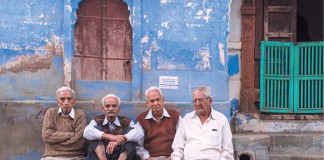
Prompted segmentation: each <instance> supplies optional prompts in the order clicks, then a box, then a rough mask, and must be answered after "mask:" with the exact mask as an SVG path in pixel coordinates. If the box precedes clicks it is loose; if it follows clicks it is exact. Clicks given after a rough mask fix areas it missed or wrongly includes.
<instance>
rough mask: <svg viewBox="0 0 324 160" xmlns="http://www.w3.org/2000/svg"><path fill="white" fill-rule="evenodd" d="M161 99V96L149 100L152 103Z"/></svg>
mask: <svg viewBox="0 0 324 160" xmlns="http://www.w3.org/2000/svg"><path fill="white" fill-rule="evenodd" d="M160 100H161V99H160V98H156V99H150V100H149V102H150V103H154V102H155V101H157V102H160Z"/></svg>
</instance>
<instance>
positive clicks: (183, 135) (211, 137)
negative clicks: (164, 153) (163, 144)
mask: <svg viewBox="0 0 324 160" xmlns="http://www.w3.org/2000/svg"><path fill="white" fill-rule="evenodd" d="M193 103H194V109H195V111H193V112H190V113H188V114H186V115H185V117H184V118H183V119H182V123H181V124H180V126H179V128H178V130H177V133H176V135H175V138H174V141H173V144H172V149H173V152H172V154H171V158H172V159H173V160H182V159H185V160H196V159H204V160H234V158H233V143H232V132H231V129H230V126H229V123H228V120H227V118H226V117H225V116H224V115H223V114H222V113H220V112H217V111H215V110H213V109H212V108H211V104H212V98H211V91H210V89H209V88H208V87H197V88H196V89H195V91H194V92H193Z"/></svg>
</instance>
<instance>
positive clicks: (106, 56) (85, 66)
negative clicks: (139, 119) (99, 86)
mask: <svg viewBox="0 0 324 160" xmlns="http://www.w3.org/2000/svg"><path fill="white" fill-rule="evenodd" d="M77 16H78V21H77V23H76V27H75V57H74V63H75V64H74V71H75V74H74V75H75V78H76V79H78V80H107V81H131V69H132V68H131V59H132V30H131V25H130V23H129V11H128V8H127V5H126V4H124V2H123V1H122V0H110V1H106V0H95V1H93V0H85V1H84V2H83V3H82V4H81V5H80V8H79V10H78V12H77Z"/></svg>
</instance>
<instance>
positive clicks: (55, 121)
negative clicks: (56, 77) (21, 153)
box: [42, 86, 86, 160]
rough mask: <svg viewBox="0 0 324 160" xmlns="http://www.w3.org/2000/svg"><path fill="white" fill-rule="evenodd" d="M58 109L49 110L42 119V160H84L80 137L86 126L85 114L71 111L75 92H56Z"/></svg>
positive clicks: (61, 90) (83, 141) (82, 140)
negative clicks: (43, 147)
mask: <svg viewBox="0 0 324 160" xmlns="http://www.w3.org/2000/svg"><path fill="white" fill-rule="evenodd" d="M56 101H57V104H58V107H55V108H49V109H48V110H47V111H46V113H45V117H44V121H43V127H42V138H43V141H44V143H45V151H44V158H43V159H44V160H85V155H86V154H85V152H84V144H85V139H84V138H83V137H82V133H83V130H84V127H85V126H86V118H85V113H84V112H83V111H82V110H78V109H73V107H74V105H75V92H74V90H72V89H71V88H70V87H65V86H63V87H60V88H59V89H57V91H56Z"/></svg>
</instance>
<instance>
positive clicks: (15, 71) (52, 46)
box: [0, 0, 63, 101]
mask: <svg viewBox="0 0 324 160" xmlns="http://www.w3.org/2000/svg"><path fill="white" fill-rule="evenodd" d="M0 3H1V5H0V17H1V18H0V28H1V30H0V57H1V58H0V86H1V91H2V93H1V96H0V100H1V101H21V100H52V99H53V94H52V93H53V91H55V89H56V88H57V87H58V86H61V85H62V75H63V74H62V73H63V68H62V55H63V51H62V48H63V45H62V41H63V38H62V15H63V12H62V11H63V9H62V8H63V3H62V2H60V1H51V0H44V1H2V2H0ZM17 4H19V5H17Z"/></svg>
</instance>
